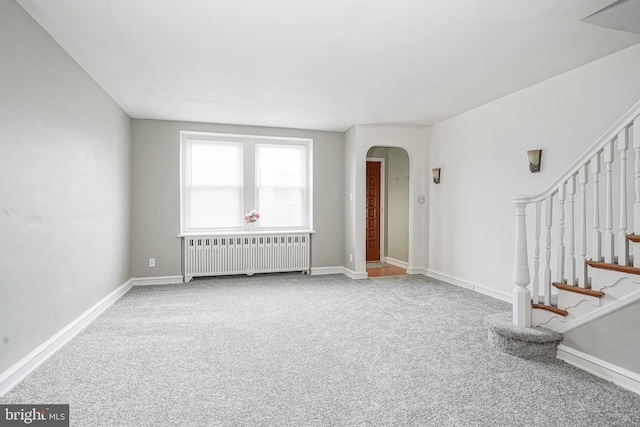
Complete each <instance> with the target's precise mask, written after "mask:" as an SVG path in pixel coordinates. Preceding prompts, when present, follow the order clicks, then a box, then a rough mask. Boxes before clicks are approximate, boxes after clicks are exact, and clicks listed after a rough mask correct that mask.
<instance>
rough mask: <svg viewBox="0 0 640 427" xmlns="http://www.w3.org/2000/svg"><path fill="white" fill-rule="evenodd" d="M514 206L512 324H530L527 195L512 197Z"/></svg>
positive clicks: (525, 325) (527, 325)
mask: <svg viewBox="0 0 640 427" xmlns="http://www.w3.org/2000/svg"><path fill="white" fill-rule="evenodd" d="M513 204H514V205H515V207H516V246H515V264H514V267H513V283H515V285H516V286H515V288H514V289H513V293H514V295H513V324H514V325H517V326H523V327H529V326H531V293H530V292H529V289H528V288H527V285H529V257H528V255H527V216H526V215H527V214H526V212H525V209H526V207H527V197H526V196H520V197H514V198H513Z"/></svg>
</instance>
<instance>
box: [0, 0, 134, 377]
mask: <svg viewBox="0 0 640 427" xmlns="http://www.w3.org/2000/svg"><path fill="white" fill-rule="evenodd" d="M0 57H1V58H2V59H1V61H2V66H0V173H1V174H2V178H1V179H0V247H1V250H2V254H1V256H0V372H2V371H4V370H6V369H7V368H9V367H10V366H11V365H12V364H13V363H15V362H17V361H18V360H19V359H21V358H22V357H24V356H25V355H26V354H28V353H29V352H30V351H32V350H33V349H34V348H35V347H37V346H38V345H40V344H41V343H43V342H44V341H45V340H47V339H48V338H50V337H51V336H52V335H54V334H55V333H56V332H58V331H59V330H60V329H62V328H63V327H64V326H66V325H67V324H68V323H69V322H71V321H72V320H74V319H76V318H77V317H78V316H79V315H80V314H82V313H83V312H84V311H86V310H87V309H88V308H90V307H91V306H93V305H94V304H95V303H96V302H98V301H99V300H101V299H102V298H103V297H104V296H106V295H107V294H109V293H110V292H111V291H113V290H114V289H115V288H117V287H118V286H120V285H122V284H123V283H125V282H126V281H127V280H128V279H129V278H130V274H129V160H130V156H129V151H130V147H129V124H130V119H129V117H127V116H126V114H124V112H123V111H122V110H121V109H120V108H119V107H118V106H117V105H116V104H115V103H114V102H113V101H112V100H111V99H110V98H109V97H108V96H107V95H106V94H105V93H104V92H103V91H102V90H101V89H100V87H98V85H97V84H96V83H95V82H94V81H93V80H92V79H91V78H90V77H89V76H88V75H87V74H86V73H85V72H84V71H83V70H82V69H81V68H80V67H79V66H78V65H77V64H76V63H75V61H73V60H72V59H71V58H70V57H69V56H68V55H67V54H66V52H65V51H64V50H62V48H61V47H60V46H58V45H57V44H56V43H55V42H54V41H53V39H51V37H49V35H48V34H47V33H46V32H45V31H44V30H43V29H42V28H40V27H39V26H38V24H36V23H35V21H33V19H32V18H31V17H30V16H29V15H28V14H27V13H26V12H25V11H24V10H23V9H22V8H21V7H20V6H18V5H17V3H15V2H14V1H2V2H0Z"/></svg>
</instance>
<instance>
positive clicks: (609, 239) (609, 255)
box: [603, 142, 615, 263]
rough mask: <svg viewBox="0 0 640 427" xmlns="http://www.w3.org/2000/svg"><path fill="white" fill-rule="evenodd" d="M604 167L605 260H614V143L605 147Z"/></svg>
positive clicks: (609, 261)
mask: <svg viewBox="0 0 640 427" xmlns="http://www.w3.org/2000/svg"><path fill="white" fill-rule="evenodd" d="M603 154H604V168H605V188H606V190H605V195H604V197H605V219H604V220H605V228H606V231H605V233H604V262H608V263H612V262H613V251H614V250H615V242H614V240H615V236H614V234H613V178H612V171H613V143H612V142H608V143H607V145H605V147H604V151H603Z"/></svg>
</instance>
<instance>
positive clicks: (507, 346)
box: [484, 312, 563, 359]
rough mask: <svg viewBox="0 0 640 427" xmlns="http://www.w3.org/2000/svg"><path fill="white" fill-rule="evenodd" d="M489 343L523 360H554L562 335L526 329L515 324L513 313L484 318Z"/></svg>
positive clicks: (540, 329) (542, 330) (546, 330)
mask: <svg viewBox="0 0 640 427" xmlns="http://www.w3.org/2000/svg"><path fill="white" fill-rule="evenodd" d="M484 324H485V325H486V326H487V328H488V329H489V342H490V343H491V345H492V346H493V347H494V348H495V349H496V350H500V351H502V352H503V353H507V354H511V355H512V356H517V357H521V358H523V359H554V358H555V357H556V347H557V346H558V344H559V343H560V341H562V338H563V335H562V334H561V333H558V332H555V331H551V330H549V329H545V328H540V327H531V328H525V327H521V326H516V325H514V324H513V318H512V313H511V312H506V313H498V314H492V315H491V316H487V317H485V318H484Z"/></svg>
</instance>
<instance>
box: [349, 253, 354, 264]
mask: <svg viewBox="0 0 640 427" xmlns="http://www.w3.org/2000/svg"><path fill="white" fill-rule="evenodd" d="M349 262H353V254H349Z"/></svg>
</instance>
